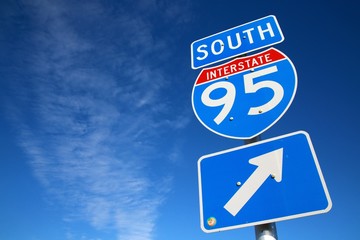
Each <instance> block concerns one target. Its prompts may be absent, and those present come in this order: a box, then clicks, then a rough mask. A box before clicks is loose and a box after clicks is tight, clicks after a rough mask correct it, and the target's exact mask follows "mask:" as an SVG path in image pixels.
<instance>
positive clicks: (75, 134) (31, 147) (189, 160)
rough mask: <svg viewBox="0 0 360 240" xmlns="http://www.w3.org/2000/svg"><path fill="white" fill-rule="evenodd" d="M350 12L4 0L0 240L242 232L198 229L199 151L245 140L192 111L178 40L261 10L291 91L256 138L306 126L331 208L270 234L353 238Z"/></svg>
mask: <svg viewBox="0 0 360 240" xmlns="http://www.w3.org/2000/svg"><path fill="white" fill-rule="evenodd" d="M358 12H359V7H358V4H356V2H354V1H349V0H344V1H333V0H331V1H323V0H321V1H308V0H306V1H300V2H289V1H283V0H276V1H259V0H255V1H235V0H229V1H204V0H199V1H190V0H173V1H165V0H139V1H130V0H120V1H114V0H105V1H98V0H87V1H69V0H64V1H59V0H52V1H50V0H14V1H10V0H2V1H1V2H0V53H1V54H0V239H2V240H48V239H54V240H63V239H65V240H75V239H81V240H113V239H114V240H165V239H166V240H168V239H172V240H178V239H179V240H180V239H181V240H225V239H226V240H229V239H234V240H235V239H242V240H251V239H255V234H254V227H246V228H239V229H234V230H229V231H222V232H217V233H205V232H203V231H202V230H201V228H200V213H199V192H198V175H197V174H198V172H197V161H198V159H199V158H200V157H201V156H204V155H206V154H210V153H214V152H218V151H222V150H225V149H230V148H233V147H238V146H242V145H243V144H244V141H243V140H239V139H232V138H226V137H223V136H219V135H217V134H214V133H213V132H211V131H209V130H208V129H207V128H205V127H204V126H203V125H202V124H201V123H200V122H199V121H198V119H197V118H196V116H195V114H194V112H193V109H192V104H191V93H192V89H193V86H194V83H195V80H196V78H197V76H198V75H199V73H200V71H201V70H200V69H197V70H194V69H192V68H191V54H190V45H191V43H192V42H194V41H196V40H198V39H201V38H204V37H206V36H209V35H212V34H214V33H217V32H221V31H224V30H226V29H229V28H232V27H235V26H238V25H241V24H244V23H247V22H250V21H253V20H256V19H259V18H262V17H265V16H268V15H275V16H276V18H277V20H278V22H279V25H280V27H281V29H282V32H283V35H284V37H285V39H284V41H283V42H281V43H279V44H276V45H275V46H274V47H276V48H277V49H279V50H280V51H282V52H283V53H285V54H286V55H287V56H288V57H289V58H290V59H291V61H292V62H293V64H294V66H295V67H296V71H297V76H298V86H297V91H296V95H295V98H294V100H293V102H292V104H291V106H290V107H289V109H288V110H287V112H286V113H285V114H284V115H283V116H282V117H281V119H279V121H278V122H276V123H275V124H274V125H273V126H272V127H271V128H269V129H268V130H266V131H265V132H264V133H262V134H261V138H262V139H270V138H273V137H277V136H281V135H284V134H289V133H292V132H296V131H299V130H304V131H306V132H308V133H309V135H310V136H311V139H312V143H313V145H314V149H315V151H316V155H317V158H318V160H319V164H320V166H321V170H322V173H323V176H324V179H325V182H326V185H327V187H328V190H329V194H330V196H331V199H332V204H333V206H332V209H331V210H330V211H329V212H328V213H325V214H319V215H315V216H309V217H304V218H297V219H293V220H288V221H281V222H277V223H276V227H277V233H278V239H280V240H281V239H292V240H300V239H309V240H310V239H319V238H321V239H328V240H335V239H355V238H357V236H358V234H357V231H356V229H357V227H358V226H359V224H360V207H359V204H358V203H359V202H360V190H359V187H358V183H359V181H358V172H359V169H360V163H359V159H358V153H357V151H358V146H359V140H358V136H359V134H360V127H359V122H360V117H359V116H360V115H359V114H358V112H357V111H358V109H359V107H358V104H359V103H360V97H359V91H358V89H359V88H358V87H359V84H358V82H357V81H358V80H359V77H358V71H357V70H358V65H359V63H360V62H359V55H360V52H359V46H358V43H359V40H360V39H359V34H358V33H357V31H358V29H359V26H358V23H359V21H358Z"/></svg>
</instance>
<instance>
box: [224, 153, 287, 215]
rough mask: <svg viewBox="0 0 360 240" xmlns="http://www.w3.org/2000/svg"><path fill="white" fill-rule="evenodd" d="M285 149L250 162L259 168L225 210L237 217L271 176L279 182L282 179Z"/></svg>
mask: <svg viewBox="0 0 360 240" xmlns="http://www.w3.org/2000/svg"><path fill="white" fill-rule="evenodd" d="M282 160H283V148H279V149H277V150H274V151H272V152H268V153H265V154H263V155H260V156H257V157H255V158H252V159H250V160H249V163H250V164H252V165H255V166H258V167H257V168H256V170H255V171H254V172H253V174H251V176H250V177H249V178H248V180H246V182H245V183H244V184H243V186H242V187H240V189H239V190H238V191H237V192H236V193H235V194H234V195H233V196H232V197H231V198H230V200H229V201H228V202H227V203H226V204H225V206H224V208H225V209H226V210H227V211H228V212H229V213H231V214H232V215H233V216H235V215H236V214H237V213H238V212H239V211H240V210H241V209H242V207H243V206H244V205H245V204H246V203H247V202H248V201H249V199H250V198H251V197H252V196H253V195H254V194H255V192H256V191H257V190H258V189H259V188H260V187H261V185H262V184H263V183H264V182H265V181H266V179H267V178H268V177H269V176H271V177H272V178H274V179H275V180H276V181H277V182H281V179H282V162H283V161H282Z"/></svg>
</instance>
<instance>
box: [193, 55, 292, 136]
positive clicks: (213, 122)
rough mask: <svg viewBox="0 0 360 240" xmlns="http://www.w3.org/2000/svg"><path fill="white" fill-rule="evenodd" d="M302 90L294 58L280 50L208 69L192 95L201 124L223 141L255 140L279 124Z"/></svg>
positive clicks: (197, 82)
mask: <svg viewBox="0 0 360 240" xmlns="http://www.w3.org/2000/svg"><path fill="white" fill-rule="evenodd" d="M296 89H297V74H296V70H295V67H294V65H293V63H292V62H291V60H290V59H289V58H288V57H287V56H286V55H285V54H283V53H282V52H280V51H279V50H277V49H275V48H270V49H268V50H266V51H263V52H261V53H258V54H255V55H252V56H248V57H242V58H237V59H235V60H232V61H230V62H228V63H225V64H223V65H220V66H216V67H213V68H205V69H203V70H202V71H201V72H200V74H199V76H198V78H197V79H196V81H195V84H194V87H193V91H192V107H193V110H194V113H195V115H196V117H197V118H198V119H199V121H200V122H201V123H202V124H203V125H204V126H205V127H206V128H208V129H209V130H210V131H212V132H214V133H216V134H218V135H221V136H223V137H228V138H235V139H250V138H253V137H255V136H257V135H258V134H261V133H262V132H264V131H266V130H267V129H268V128H270V127H271V126H272V125H274V124H275V123H276V122H277V121H278V120H279V119H280V118H281V117H282V116H283V115H284V113H285V112H286V111H287V109H288V108H289V106H290V104H291V103H292V101H293V99H294V96H295V92H296Z"/></svg>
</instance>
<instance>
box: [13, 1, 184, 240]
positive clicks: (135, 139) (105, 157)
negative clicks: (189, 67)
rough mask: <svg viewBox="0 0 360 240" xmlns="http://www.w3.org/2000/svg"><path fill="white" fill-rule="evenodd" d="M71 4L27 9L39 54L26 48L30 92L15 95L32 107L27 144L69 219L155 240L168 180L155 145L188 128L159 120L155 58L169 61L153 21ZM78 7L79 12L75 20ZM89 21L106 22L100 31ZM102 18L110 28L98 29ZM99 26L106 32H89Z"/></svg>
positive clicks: (25, 128) (25, 120) (162, 106)
mask: <svg viewBox="0 0 360 240" xmlns="http://www.w3.org/2000/svg"><path fill="white" fill-rule="evenodd" d="M67 3H68V4H70V3H72V2H71V1H69V2H63V1H46V0H39V1H29V2H28V3H26V4H25V6H26V7H27V8H28V9H30V10H31V11H30V13H31V17H32V20H33V24H34V26H35V28H34V29H35V31H34V34H33V41H35V42H36V46H37V49H35V50H34V51H32V50H29V53H30V57H31V59H32V64H31V66H30V71H31V72H32V73H33V76H32V78H33V79H32V80H31V81H32V86H31V88H30V89H25V88H21V87H19V89H18V90H19V91H23V94H24V96H28V98H27V101H26V102H25V103H24V104H29V106H31V107H30V110H31V115H26V116H25V113H23V115H22V114H21V113H20V114H19V115H18V121H19V122H20V124H21V126H22V127H21V144H22V146H23V147H24V149H25V150H26V152H27V153H28V154H29V155H30V156H31V157H32V162H31V164H32V167H33V169H34V172H35V175H36V176H37V178H38V179H39V180H40V181H41V183H42V184H43V185H44V186H45V187H46V188H47V190H48V191H49V193H50V194H51V196H53V197H54V198H56V199H57V200H58V201H59V202H60V203H61V204H63V205H64V206H65V207H66V208H67V209H68V213H67V214H66V216H64V219H67V221H75V220H83V221H86V222H88V223H89V224H90V225H92V226H93V227H94V228H96V229H98V230H102V229H108V228H110V229H115V230H116V231H117V232H118V236H117V237H118V239H122V240H126V239H129V240H150V239H152V236H153V235H152V234H153V231H154V226H155V223H156V218H157V217H158V209H159V206H160V205H161V204H162V203H163V201H164V199H165V198H166V193H167V192H168V191H169V189H170V187H169V186H170V183H171V181H172V179H171V177H169V176H166V175H165V174H152V173H151V171H150V170H149V169H150V168H151V167H150V164H149V163H150V160H153V157H152V155H153V154H154V153H155V152H156V148H155V146H156V144H155V143H156V142H157V141H158V140H159V139H160V136H159V131H161V130H162V129H163V128H164V126H166V129H171V128H173V129H176V128H181V127H183V126H184V124H185V125H186V123H187V120H186V118H185V117H184V118H183V119H182V121H181V123H179V122H180V121H179V120H178V119H176V118H174V119H168V118H165V119H164V118H159V116H160V115H161V114H164V113H165V111H167V110H168V107H167V106H166V103H164V102H163V101H162V100H161V94H162V91H163V90H164V89H165V88H166V86H167V83H166V80H165V78H164V73H163V72H162V70H161V69H159V67H156V64H154V61H156V60H159V61H161V58H163V57H164V56H159V55H161V54H160V53H161V51H160V50H161V49H163V48H164V47H165V46H166V43H165V42H164V41H159V40H154V36H153V34H152V26H151V25H150V24H149V23H148V21H147V19H146V18H145V17H142V16H138V15H135V16H134V15H132V14H133V12H131V11H130V10H129V12H127V11H125V10H119V11H120V12H121V13H122V14H121V15H117V14H115V15H114V14H112V15H111V16H104V15H103V14H104V13H105V14H109V9H106V8H104V7H103V6H102V5H101V4H100V3H97V2H95V1H94V2H91V3H88V2H86V3H84V5H86V7H84V9H82V7H83V6H72V8H70V6H67V5H66V4H67ZM152 4H155V3H152ZM152 4H150V3H149V6H150V5H152ZM74 9H75V10H77V11H79V10H82V11H80V12H79V13H78V14H79V15H72V14H73V13H74V12H76V11H75V10H74ZM155 9H156V8H155V7H153V11H155ZM148 10H149V9H148ZM149 11H151V9H150V10H149ZM170 11H171V12H176V11H175V9H171V10H170ZM125 13H126V14H125ZM148 14H149V13H148ZM91 19H95V20H101V22H99V23H98V24H99V25H100V28H99V27H97V26H93V25H92V24H95V23H96V22H94V21H91ZM104 20H106V21H107V22H109V24H110V25H111V27H112V28H111V29H110V30H109V29H101V27H104V28H106V27H105V24H104V23H103V22H102V21H104ZM77 21H78V22H77ZM111 22H112V23H111ZM87 28H88V29H89V30H86V29H87ZM94 29H96V30H103V31H104V34H106V35H105V36H101V34H102V33H101V32H100V33H94V34H89V33H88V32H86V31H92V30H94ZM113 31H117V32H118V33H116V34H115V33H113ZM107 37H108V38H109V39H107ZM114 38H118V39H115V40H114ZM116 42H118V43H119V45H117V44H116ZM102 53H106V56H103V55H102ZM149 55H153V56H154V57H153V58H151V59H149V58H146V57H148V56H149ZM156 56H159V58H157V57H156ZM113 60H114V61H113ZM30 96H31V97H30ZM24 106H25V105H23V107H24ZM172 121H174V122H177V123H176V124H173V123H171V122H172ZM162 131H164V130H162ZM165 131H166V130H165ZM173 149H174V150H176V151H178V149H177V148H173ZM170 158H171V159H168V161H169V163H170V162H171V161H174V159H176V158H177V153H173V154H172V155H171V157H170ZM156 186H161V187H159V188H157V187H156ZM68 238H69V239H72V238H73V235H72V234H71V232H68Z"/></svg>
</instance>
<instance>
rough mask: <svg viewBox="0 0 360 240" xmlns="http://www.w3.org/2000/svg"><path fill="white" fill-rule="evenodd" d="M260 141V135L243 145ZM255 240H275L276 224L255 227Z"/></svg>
mask: <svg viewBox="0 0 360 240" xmlns="http://www.w3.org/2000/svg"><path fill="white" fill-rule="evenodd" d="M260 140H261V135H258V136H256V137H254V138H251V139H247V140H244V142H245V144H251V143H255V142H258V141H260ZM255 239H256V240H277V239H278V237H277V230H276V223H275V222H271V223H265V224H261V225H256V226H255Z"/></svg>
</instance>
